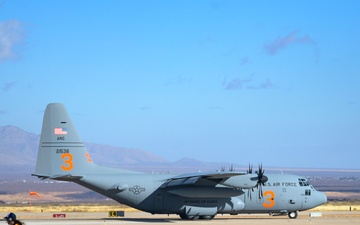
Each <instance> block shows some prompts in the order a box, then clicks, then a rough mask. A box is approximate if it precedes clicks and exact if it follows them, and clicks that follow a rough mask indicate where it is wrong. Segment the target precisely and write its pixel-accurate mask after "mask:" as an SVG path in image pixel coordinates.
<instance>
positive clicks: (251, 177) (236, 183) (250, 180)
mask: <svg viewBox="0 0 360 225" xmlns="http://www.w3.org/2000/svg"><path fill="white" fill-rule="evenodd" d="M257 183H258V177H257V175H256V174H244V175H237V176H232V177H229V178H228V179H227V180H225V181H224V182H222V184H223V185H226V186H229V187H236V188H242V189H249V188H253V187H255V186H256V184H257Z"/></svg>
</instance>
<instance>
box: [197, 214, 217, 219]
mask: <svg viewBox="0 0 360 225" xmlns="http://www.w3.org/2000/svg"><path fill="white" fill-rule="evenodd" d="M214 217H215V215H211V216H200V219H201V220H212V219H214Z"/></svg>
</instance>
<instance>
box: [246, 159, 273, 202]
mask: <svg viewBox="0 0 360 225" xmlns="http://www.w3.org/2000/svg"><path fill="white" fill-rule="evenodd" d="M252 169H253V166H252V165H250V164H249V169H248V170H247V173H249V174H252ZM255 173H256V174H257V177H252V178H250V179H251V180H252V181H257V183H256V185H255V187H256V188H257V189H258V190H259V199H261V198H262V197H263V190H262V187H263V186H264V185H265V182H267V181H268V177H267V176H265V175H264V173H265V169H263V167H262V164H259V170H258V171H255ZM253 191H254V188H251V192H253ZM251 192H250V189H249V190H248V197H249V198H250V199H251Z"/></svg>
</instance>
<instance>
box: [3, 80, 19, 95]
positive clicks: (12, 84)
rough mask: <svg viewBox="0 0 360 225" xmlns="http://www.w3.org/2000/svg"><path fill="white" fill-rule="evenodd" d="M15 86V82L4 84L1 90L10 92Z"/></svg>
mask: <svg viewBox="0 0 360 225" xmlns="http://www.w3.org/2000/svg"><path fill="white" fill-rule="evenodd" d="M15 84H16V82H15V81H13V82H8V83H5V84H4V85H3V86H2V87H1V90H2V91H4V92H8V91H10V90H11V89H12V88H13V87H14V86H15Z"/></svg>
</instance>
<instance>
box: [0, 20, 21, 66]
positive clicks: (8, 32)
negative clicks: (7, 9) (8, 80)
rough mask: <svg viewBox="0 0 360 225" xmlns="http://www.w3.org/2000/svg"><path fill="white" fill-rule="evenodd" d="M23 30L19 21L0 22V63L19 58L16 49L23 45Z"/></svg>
mask: <svg viewBox="0 0 360 225" xmlns="http://www.w3.org/2000/svg"><path fill="white" fill-rule="evenodd" d="M24 39H25V35H24V29H23V26H22V24H21V23H20V21H18V20H10V21H5V22H0V63H1V62H3V61H5V60H9V59H14V58H17V57H18V56H19V52H18V47H19V46H21V45H23V43H24Z"/></svg>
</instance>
